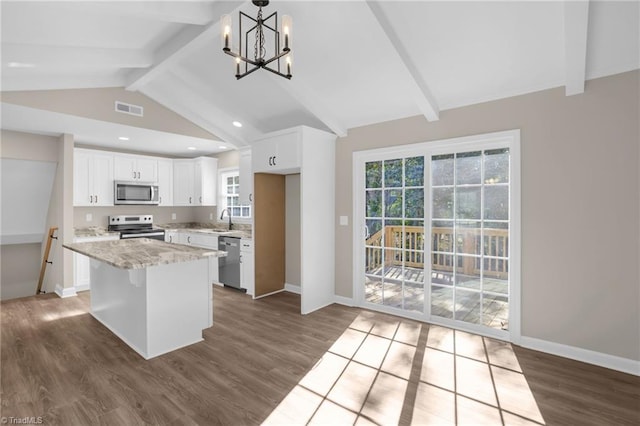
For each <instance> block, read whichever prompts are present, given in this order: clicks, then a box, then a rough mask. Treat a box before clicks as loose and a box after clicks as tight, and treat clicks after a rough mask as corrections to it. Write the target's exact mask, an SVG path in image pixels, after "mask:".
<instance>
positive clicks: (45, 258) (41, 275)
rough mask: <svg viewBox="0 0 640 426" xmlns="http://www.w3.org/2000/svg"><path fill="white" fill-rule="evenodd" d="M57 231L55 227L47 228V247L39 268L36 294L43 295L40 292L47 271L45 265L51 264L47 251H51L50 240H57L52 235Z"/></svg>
mask: <svg viewBox="0 0 640 426" xmlns="http://www.w3.org/2000/svg"><path fill="white" fill-rule="evenodd" d="M57 230H58V227H57V226H52V227H51V228H49V237H48V238H47V247H46V248H45V249H44V256H43V257H42V266H41V267H40V278H39V279H38V289H37V290H36V294H40V293H44V292H43V291H42V282H43V281H44V272H45V270H46V269H47V264H53V262H49V251H51V240H57V239H58V237H54V236H53V234H54V233H55V232H56V231H57Z"/></svg>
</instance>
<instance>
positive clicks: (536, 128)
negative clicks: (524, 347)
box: [336, 71, 640, 360]
mask: <svg viewBox="0 0 640 426" xmlns="http://www.w3.org/2000/svg"><path fill="white" fill-rule="evenodd" d="M639 80H640V72H638V71H634V72H629V73H624V74H619V75H616V76H611V77H607V78H601V79H597V80H592V81H588V82H587V84H586V92H585V93H584V94H581V95H576V96H570V97H567V96H565V93H564V88H557V89H551V90H546V91H542V92H537V93H533V94H529V95H524V96H517V97H513V98H508V99H504V100H499V101H494V102H488V103H484V104H478V105H473V106H469V107H464V108H459V109H453V110H448V111H444V112H442V113H441V116H440V120H439V121H437V122H432V123H429V122H427V121H426V120H425V119H424V117H413V118H407V119H403V120H396V121H390V122H385V123H379V124H375V125H371V126H366V127H361V128H357V129H351V130H349V134H348V136H347V137H345V138H341V139H339V140H338V142H337V145H336V216H340V215H347V216H349V217H351V215H352V197H353V194H352V153H353V152H354V151H358V150H366V149H371V148H380V147H385V146H392V145H403V144H410V143H417V142H424V141H430V140H439V139H446V138H452V137H459V136H466V135H474V134H480V133H488V132H495V131H501V130H509V129H520V130H521V155H522V165H521V170H522V188H521V191H522V192H521V195H522V287H521V288H522V308H521V313H522V330H521V331H522V335H523V336H528V337H533V338H538V339H543V340H547V341H551V342H556V343H561V344H566V345H570V346H575V347H579V348H584V349H589V350H593V351H597V352H602V353H607V354H611V355H616V356H620V357H625V358H629V359H633V360H640V318H639V312H640V279H639V270H638V262H639V259H640V253H639V242H640V234H639V232H640V230H639V222H640V220H639V217H640V216H639V206H640V200H639V192H640V180H639V176H638V165H639V162H640V160H639V159H640V153H639V127H638V122H639V112H640V111H639V106H638V104H639V99H640V97H639V93H640V92H639ZM351 219H353V218H351ZM349 222H350V224H351V223H353V220H350V221H349ZM352 253H353V243H352V227H351V225H350V226H337V227H336V294H338V295H340V296H345V297H351V296H352V281H353V279H352Z"/></svg>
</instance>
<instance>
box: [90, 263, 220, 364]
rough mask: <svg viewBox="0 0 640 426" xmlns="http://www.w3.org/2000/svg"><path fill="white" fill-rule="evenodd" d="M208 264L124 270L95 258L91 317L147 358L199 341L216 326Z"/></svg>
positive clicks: (169, 265)
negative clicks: (205, 330) (204, 332)
mask: <svg viewBox="0 0 640 426" xmlns="http://www.w3.org/2000/svg"><path fill="white" fill-rule="evenodd" d="M209 262H210V258H209V257H204V258H200V259H197V260H192V261H187V262H179V263H169V264H161V265H155V266H148V267H146V268H141V269H122V268H116V267H114V266H111V265H108V264H106V263H104V262H101V261H98V260H95V259H91V315H93V317H94V318H95V319H97V320H98V321H100V322H101V323H102V324H103V325H104V326H105V327H107V328H108V329H109V330H111V331H112V332H113V333H114V334H115V335H117V336H118V337H119V338H120V339H122V340H123V341H124V342H125V343H126V344H128V345H129V346H130V347H131V348H132V349H133V350H135V351H136V352H138V353H139V354H140V355H141V356H142V357H144V358H145V359H149V358H153V357H156V356H158V355H162V354H165V353H167V352H170V351H173V350H175V349H178V348H182V347H184V346H187V345H191V344H193V343H197V342H200V341H202V340H203V339H202V330H203V329H205V328H208V327H211V325H212V323H213V304H212V287H211V285H210V284H209Z"/></svg>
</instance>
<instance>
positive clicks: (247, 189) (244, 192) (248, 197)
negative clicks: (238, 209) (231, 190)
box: [239, 149, 253, 205]
mask: <svg viewBox="0 0 640 426" xmlns="http://www.w3.org/2000/svg"><path fill="white" fill-rule="evenodd" d="M239 168H240V204H241V205H246V204H251V201H253V200H252V198H253V172H252V170H251V150H249V149H245V150H243V151H241V152H240V167H239Z"/></svg>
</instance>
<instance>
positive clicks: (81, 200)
mask: <svg viewBox="0 0 640 426" xmlns="http://www.w3.org/2000/svg"><path fill="white" fill-rule="evenodd" d="M90 169H91V155H90V154H89V153H88V152H86V151H81V150H79V149H76V150H74V152H73V205H74V206H90V205H92V201H93V193H92V192H91V189H90V188H89V171H90Z"/></svg>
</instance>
